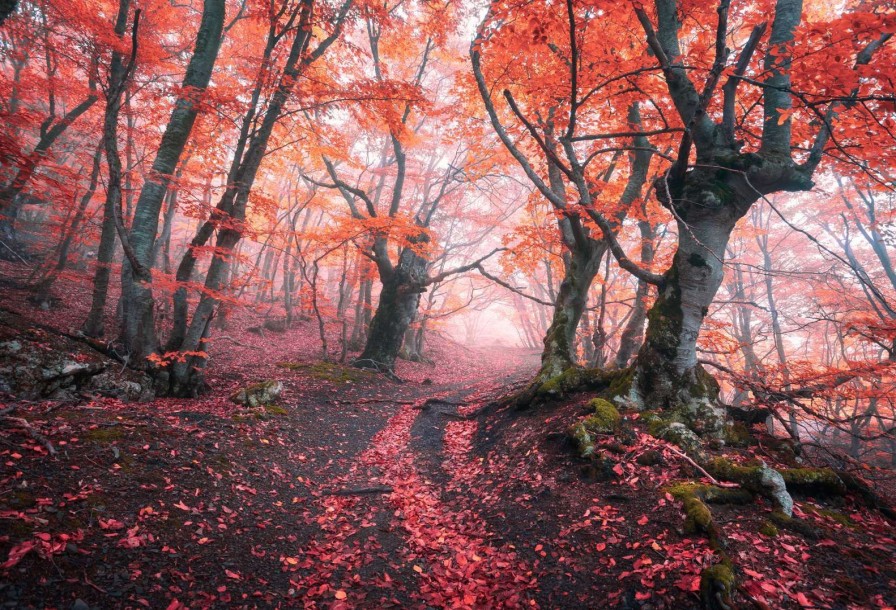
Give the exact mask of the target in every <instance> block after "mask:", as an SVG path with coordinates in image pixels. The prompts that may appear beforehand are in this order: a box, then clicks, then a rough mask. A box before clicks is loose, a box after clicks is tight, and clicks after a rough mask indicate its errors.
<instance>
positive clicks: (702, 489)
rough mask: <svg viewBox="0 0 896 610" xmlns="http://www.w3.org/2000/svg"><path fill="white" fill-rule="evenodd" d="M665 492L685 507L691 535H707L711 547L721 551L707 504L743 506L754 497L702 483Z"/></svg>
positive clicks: (720, 543) (675, 487)
mask: <svg viewBox="0 0 896 610" xmlns="http://www.w3.org/2000/svg"><path fill="white" fill-rule="evenodd" d="M665 490H666V492H668V493H669V494H671V495H672V497H673V498H675V499H676V500H679V501H680V502H682V504H683V505H684V514H685V524H684V525H685V530H686V531H688V532H691V533H695V532H703V533H705V534H706V535H707V537H708V538H709V542H710V545H711V546H712V547H713V548H715V549H721V548H722V547H723V542H722V539H721V532H720V531H719V529H718V528H717V527H716V525H715V523H714V522H713V520H712V511H710V509H709V506H707V503H710V502H713V503H717V504H721V503H735V504H743V503H746V502H749V501H750V500H751V499H752V495H751V494H750V493H749V492H745V491H744V490H742V489H728V488H722V487H716V486H714V485H704V484H702V483H679V484H677V485H673V486H671V487H667V488H666V489H665Z"/></svg>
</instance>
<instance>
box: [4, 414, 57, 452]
mask: <svg viewBox="0 0 896 610" xmlns="http://www.w3.org/2000/svg"><path fill="white" fill-rule="evenodd" d="M3 419H5V420H7V421H11V422H15V423H17V424H19V425H20V426H21V427H23V428H25V430H27V431H28V434H29V435H30V436H31V438H33V439H34V440H36V441H37V442H39V443H41V444H42V445H43V446H44V447H46V448H47V451H48V452H49V453H50V455H56V448H55V447H53V443H51V442H50V441H49V440H48V439H47V437H45V436H44V435H43V434H41V433H40V432H38V431H37V430H35V429H34V428H32V427H31V424H29V423H28V421H27V420H25V419H24V418H22V417H12V416H10V415H4V416H3Z"/></svg>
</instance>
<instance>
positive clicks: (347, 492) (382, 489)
mask: <svg viewBox="0 0 896 610" xmlns="http://www.w3.org/2000/svg"><path fill="white" fill-rule="evenodd" d="M389 493H392V488H391V487H389V486H388V485H380V486H376V487H357V488H355V489H337V490H334V491H328V492H325V494H326V495H330V496H361V495H364V494H389Z"/></svg>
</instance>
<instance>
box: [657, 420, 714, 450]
mask: <svg viewBox="0 0 896 610" xmlns="http://www.w3.org/2000/svg"><path fill="white" fill-rule="evenodd" d="M656 436H657V437H658V438H661V439H663V440H664V441H669V442H670V443H672V444H673V445H678V446H679V447H681V449H683V450H684V452H685V453H687V454H688V455H691V456H701V455H702V454H703V442H702V441H701V440H700V437H699V436H697V434H696V433H695V432H694V431H693V430H691V429H690V428H688V427H687V426H685V425H684V424H683V423H681V422H671V423H670V424H668V425H666V426H664V427H663V428H661V429H660V430H659V432H658V433H657V435H656Z"/></svg>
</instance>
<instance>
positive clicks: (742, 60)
mask: <svg viewBox="0 0 896 610" xmlns="http://www.w3.org/2000/svg"><path fill="white" fill-rule="evenodd" d="M654 6H655V10H656V16H655V18H656V23H657V27H656V28H654V25H653V20H652V19H651V17H650V16H649V15H648V14H647V12H646V10H645V9H643V8H636V9H635V11H636V14H637V16H638V20H639V21H640V22H641V25H642V27H643V30H644V32H645V38H646V42H647V45H648V46H649V48H650V50H651V51H652V53H653V55H654V57H655V58H656V61H657V63H658V64H659V66H660V68H661V70H662V74H663V78H664V80H665V83H666V86H667V94H668V96H669V99H670V101H671V102H672V103H673V104H674V107H675V109H676V111H677V114H678V118H679V120H680V121H681V124H682V125H683V126H684V127H685V131H684V133H683V135H682V136H681V138H680V141H679V146H678V151H677V155H676V159H675V161H674V162H673V163H672V165H671V166H670V167H669V169H668V170H667V171H666V172H665V173H664V174H663V175H662V176H661V177H660V178H659V179H658V180H657V181H656V183H655V185H654V188H655V191H656V193H657V197H658V198H659V200H660V202H661V203H662V204H663V205H664V206H665V207H666V208H667V209H668V210H670V211H671V212H672V214H673V216H674V217H675V219H676V224H677V225H678V249H677V252H676V254H675V258H674V259H673V263H672V266H671V267H670V268H669V269H668V271H666V273H665V274H664V275H663V276H662V278H650V281H652V282H653V283H655V284H656V285H657V286H658V287H659V296H658V298H657V301H656V303H655V304H654V305H653V307H652V308H651V310H650V312H649V313H648V320H649V322H648V328H647V336H646V340H645V343H644V345H643V346H642V348H641V350H640V351H639V352H638V355H637V358H636V360H635V364H634V375H633V378H632V382H631V390H630V392H629V393H628V395H627V398H628V399H629V400H631V401H632V402H633V403H634V404H636V405H639V406H646V405H650V406H652V407H659V408H666V409H672V408H676V409H680V410H681V411H682V414H683V416H684V418H685V420H686V421H687V422H688V424H689V425H690V426H692V427H694V428H695V429H697V430H698V431H700V432H705V433H711V434H718V433H719V432H720V431H721V423H722V420H721V418H720V417H718V416H716V415H713V413H712V410H711V409H710V410H707V409H705V408H704V406H705V405H707V404H711V403H713V402H715V401H716V399H717V395H718V391H719V387H718V384H717V383H716V382H715V380H713V379H712V377H711V376H710V375H709V374H708V373H706V371H705V370H704V369H703V368H702V366H701V365H700V364H699V363H698V362H697V352H696V345H697V337H698V336H699V334H700V328H701V326H702V323H703V319H704V317H705V316H706V314H707V311H708V308H709V306H710V304H711V303H712V300H713V298H714V297H715V294H716V292H717V290H718V289H719V286H720V284H721V282H722V277H723V273H724V268H723V265H724V257H725V248H726V246H727V244H728V240H729V238H730V235H731V232H732V230H733V229H734V226H735V224H736V223H737V221H738V220H739V219H740V218H742V217H743V216H744V215H745V214H746V213H747V212H748V211H749V209H750V208H751V206H752V205H753V204H754V203H755V202H756V201H759V200H761V199H763V198H764V197H766V196H768V195H770V194H772V193H776V192H780V191H789V192H799V191H807V190H809V189H811V188H812V187H813V182H812V176H813V174H814V173H815V171H816V169H817V168H818V166H819V164H820V163H821V161H822V159H823V157H824V155H825V152H826V147H827V146H828V144H829V143H833V144H834V146H835V147H836V148H837V149H838V150H842V149H841V148H840V147H839V146H838V142H837V141H836V139H833V140H832V136H833V134H834V122H835V121H836V120H837V118H838V114H840V113H842V112H844V111H848V110H849V109H850V108H851V107H852V106H853V105H854V104H855V100H857V99H858V97H859V96H860V94H862V92H863V90H865V88H866V87H865V86H860V84H859V83H858V82H856V84H855V86H854V87H853V88H852V90H851V91H847V93H846V95H845V96H842V95H841V96H837V97H836V98H835V99H831V97H827V100H828V101H827V105H826V107H825V105H824V103H822V104H818V103H817V102H814V101H813V104H812V105H810V106H809V107H808V108H806V109H805V111H806V112H813V113H817V114H818V115H820V125H819V126H818V127H817V128H816V129H815V131H816V133H815V135H814V137H812V136H811V135H810V134H808V133H806V132H805V131H802V130H800V131H799V132H798V133H796V134H794V130H793V120H794V117H793V114H794V102H793V100H794V79H793V71H794V48H795V47H794V45H795V42H796V39H795V32H796V30H797V27H798V26H799V24H800V22H801V19H802V15H803V4H802V2H801V0H777V1H776V2H775V4H774V18H773V21H772V24H771V27H770V28H769V27H768V26H767V24H766V23H765V22H760V23H757V24H755V25H754V26H753V28H752V31H751V33H750V35H749V37H747V38H746V39H745V40H743V39H742V40H743V42H742V43H741V49H740V52H739V54H738V56H737V61H736V65H735V67H734V69H733V71H731V72H730V73H729V74H728V78H727V81H726V83H725V84H724V86H723V87H722V88H721V93H719V88H718V85H719V83H720V81H721V79H722V76H723V74H724V73H725V71H726V66H727V62H728V58H729V54H730V52H729V48H728V42H729V12H730V11H731V9H730V7H729V3H728V2H727V1H723V2H721V3H720V4H719V5H718V8H717V11H716V13H717V27H716V33H715V36H714V39H713V40H712V48H713V49H714V53H713V55H712V57H713V62H712V65H711V66H710V67H709V69H708V71H706V73H705V74H706V76H705V81H704V82H703V83H702V84H701V85H700V87H699V89H698V84H697V82H696V77H697V75H698V74H699V73H695V72H693V71H689V70H688V69H687V66H686V63H685V60H686V58H685V57H684V56H683V55H682V52H681V45H680V43H679V38H680V33H679V32H680V30H681V28H682V21H681V7H680V6H679V3H678V2H676V1H675V0H656V1H655V3H654ZM766 29H769V32H770V34H769V40H768V46H767V48H766V50H765V56H764V60H763V75H762V76H761V77H760V78H758V79H752V78H749V77H747V76H746V73H747V70H748V68H749V67H750V66H751V62H752V58H753V55H754V54H755V51H756V49H757V47H758V44H759V42H760V39H761V38H762V36H763V35H764V34H765V31H766ZM890 37H891V34H889V33H884V32H883V31H882V24H881V22H880V20H877V19H873V18H872V21H871V22H870V23H868V24H866V25H865V29H863V36H861V39H864V42H862V40H859V41H857V42H856V48H855V49H854V50H853V49H851V51H852V52H853V53H855V60H854V63H853V65H852V66H848V65H847V66H846V70H843V67H841V66H837V67H838V68H840V69H841V71H840V72H836V73H837V74H842V73H843V72H846V73H847V74H848V72H849V71H850V70H851V71H853V72H855V73H858V72H860V71H861V68H862V67H863V66H866V65H868V63H869V62H870V61H871V58H872V57H873V55H874V54H875V52H877V51H878V50H879V49H880V48H881V47H882V46H883V45H884V44H885V43H886V42H887V41H888V40H889V39H890ZM869 39H870V41H869ZM701 52H703V51H702V50H701ZM692 53H693V50H692ZM850 55H852V53H850ZM851 80H853V81H854V79H851ZM854 82H855V81H854ZM745 84H746V85H751V87H757V88H759V89H760V91H761V92H760V93H759V96H760V98H761V100H760V101H761V105H762V108H763V117H762V121H761V125H760V126H759V128H758V131H759V135H758V136H755V137H752V138H750V135H749V134H750V133H753V132H752V127H753V123H754V122H755V121H754V119H753V117H752V116H750V114H749V113H750V109H751V108H752V102H753V101H755V97H756V94H755V92H754V91H752V90H751V91H749V92H747V93H743V94H741V92H742V91H743V90H744V89H745V88H746V87H744V85H745ZM872 88H873V86H872ZM825 94H828V95H829V93H828V92H827V91H824V92H820V95H819V94H815V93H814V92H812V93H811V95H812V97H813V99H817V98H818V97H821V98H822V99H825V97H826V95H825ZM741 95H743V96H744V97H745V98H746V99H743V100H741V98H740V96H741ZM803 99H805V98H803ZM738 102H740V103H738ZM820 107H821V108H825V110H824V111H822V110H819V108H820ZM739 108H746V109H747V110H746V112H744V113H743V114H740V115H738V109H739ZM738 128H740V129H738ZM741 137H746V138H750V142H749V145H747V143H746V142H745V141H744V140H743V139H740V138H741ZM810 138H811V139H810ZM807 139H809V140H810V144H809V149H810V150H809V152H808V154H806V155H804V158H803V159H802V160H801V161H799V160H797V159H796V158H795V155H794V153H795V151H796V150H798V149H805V148H806V146H805V144H804V142H806V140H807ZM692 149H693V150H694V152H695V153H696V158H695V161H694V162H693V163H691V152H692ZM645 279H646V276H645Z"/></svg>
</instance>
